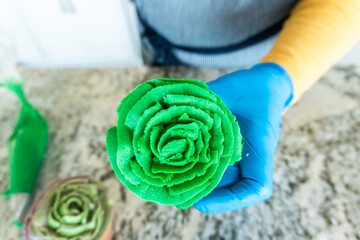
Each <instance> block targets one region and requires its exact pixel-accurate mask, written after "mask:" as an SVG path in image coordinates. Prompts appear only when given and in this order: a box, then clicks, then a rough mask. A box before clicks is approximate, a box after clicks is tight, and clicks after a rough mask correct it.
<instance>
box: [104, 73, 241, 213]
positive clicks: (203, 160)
mask: <svg viewBox="0 0 360 240" xmlns="http://www.w3.org/2000/svg"><path fill="white" fill-rule="evenodd" d="M117 115H118V121H117V126H115V127H112V128H110V129H109V130H108V132H107V138H106V147H107V151H108V155H109V158H110V163H111V166H112V167H113V169H114V172H115V174H116V176H117V177H118V178H119V180H120V181H121V182H122V183H123V184H124V185H125V186H126V187H127V188H129V189H130V190H131V191H132V192H134V193H135V194H136V195H137V196H139V197H140V198H142V199H144V200H147V201H151V202H155V203H160V204H164V205H175V206H176V207H178V208H180V209H186V208H188V207H190V206H192V205H193V204H194V203H196V202H197V201H199V200H200V199H201V198H203V197H204V196H206V195H208V194H209V193H210V192H211V191H212V190H213V189H214V188H215V187H216V185H217V184H218V183H219V182H220V179H221V177H222V175H223V174H224V172H225V170H226V168H227V167H228V166H232V165H233V164H234V163H235V162H236V161H239V160H240V159H241V153H242V149H243V139H242V136H241V134H240V129H239V125H238V123H237V122H236V118H235V116H234V115H233V114H232V113H231V112H230V110H229V109H228V108H227V107H226V106H225V104H224V102H223V101H222V100H221V98H220V97H219V96H218V95H216V94H215V93H214V92H212V91H211V90H209V88H208V86H207V84H206V83H204V82H201V81H198V80H192V79H154V80H150V81H147V82H145V83H143V84H141V85H139V86H138V87H137V88H136V89H135V90H134V91H133V92H131V93H130V94H128V95H127V96H126V97H125V98H124V99H123V100H122V101H121V103H120V106H119V107H118V109H117Z"/></svg>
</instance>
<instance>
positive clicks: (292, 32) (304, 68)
mask: <svg viewBox="0 0 360 240" xmlns="http://www.w3.org/2000/svg"><path fill="white" fill-rule="evenodd" d="M359 36H360V0H303V1H300V3H299V4H298V6H296V8H295V9H294V11H293V12H292V14H291V15H290V18H289V20H287V22H286V24H285V26H284V28H283V30H282V32H281V33H280V35H279V39H278V40H277V42H276V43H275V45H274V48H273V49H272V50H271V51H270V53H269V55H268V56H266V57H265V58H264V59H263V60H262V62H263V63H262V64H258V65H255V66H254V67H252V68H251V69H246V70H239V71H236V72H233V73H230V74H227V75H225V76H222V77H220V78H219V79H217V80H215V81H212V82H210V83H209V87H210V89H211V90H212V91H214V92H215V93H217V94H218V95H219V96H220V97H221V98H222V99H223V100H224V102H225V104H226V105H227V106H228V107H229V109H230V110H231V111H232V112H233V113H234V115H235V116H236V119H237V121H238V123H239V126H240V131H241V134H242V135H243V137H244V139H245V147H244V150H243V156H242V160H241V161H240V162H239V163H237V164H236V165H235V166H233V167H228V168H227V170H226V172H225V174H224V175H223V177H222V179H221V182H220V183H219V185H218V186H217V188H216V189H215V190H214V191H212V192H211V193H210V194H209V195H208V196H206V197H204V198H203V199H201V200H200V201H199V202H197V203H196V204H194V207H195V208H196V209H198V210H199V211H201V212H205V213H218V212H226V211H232V210H236V209H239V208H244V207H247V206H250V205H252V204H255V203H258V202H260V201H264V200H266V199H268V198H269V197H270V196H271V194H272V190H273V156H274V152H275V149H276V145H277V142H278V139H279V132H280V126H281V117H282V112H283V110H284V109H285V108H286V107H288V106H289V105H290V102H291V101H292V99H293V93H294V88H295V94H296V95H297V98H299V97H300V95H301V94H302V93H303V92H304V91H306V90H307V89H308V88H309V87H310V86H311V85H312V84H313V83H314V82H315V81H316V80H317V79H318V78H319V77H320V76H321V75H322V74H323V73H324V72H325V71H326V70H328V69H329V68H330V67H331V65H332V64H334V63H335V62H336V61H337V60H338V59H339V58H340V57H341V56H342V55H343V54H344V53H345V52H346V51H347V50H348V49H350V47H351V46H352V45H353V44H354V43H355V42H356V40H357V39H358V38H359ZM289 75H290V76H289Z"/></svg>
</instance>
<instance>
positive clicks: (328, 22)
mask: <svg viewBox="0 0 360 240" xmlns="http://www.w3.org/2000/svg"><path fill="white" fill-rule="evenodd" d="M359 38H360V0H301V1H300V2H299V3H298V5H297V6H296V7H295V8H294V10H293V11H292V12H291V15H290V18H289V19H288V20H287V21H286V22H285V24H284V27H283V29H282V31H281V32H280V34H279V37H278V39H277V41H276V42H275V44H274V46H273V48H272V50H271V51H270V52H269V54H268V55H267V56H265V57H264V58H263V59H262V61H261V62H273V63H277V64H279V65H280V66H282V67H283V68H284V69H285V70H286V71H287V72H288V73H289V75H290V77H291V79H292V81H293V84H294V87H295V98H296V99H298V98H299V97H300V96H301V95H302V94H303V92H304V91H306V90H307V89H309V88H310V87H311V85H312V84H313V83H315V82H316V81H317V80H318V79H319V78H320V77H321V76H322V75H323V74H324V73H325V72H326V71H327V70H328V69H329V68H330V67H331V66H332V65H333V64H335V63H336V62H337V61H338V60H339V59H340V58H341V57H342V56H343V55H344V54H345V53H346V52H347V51H348V50H349V49H350V48H351V47H352V46H353V45H354V44H355V42H356V41H357V40H358V39H359Z"/></svg>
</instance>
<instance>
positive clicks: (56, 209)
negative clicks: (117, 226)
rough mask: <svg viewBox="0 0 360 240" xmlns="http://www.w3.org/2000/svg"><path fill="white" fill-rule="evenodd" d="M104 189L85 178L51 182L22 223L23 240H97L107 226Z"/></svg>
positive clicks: (108, 222) (109, 216) (107, 214)
mask: <svg viewBox="0 0 360 240" xmlns="http://www.w3.org/2000/svg"><path fill="white" fill-rule="evenodd" d="M111 205H112V203H111V202H110V201H108V200H107V198H106V189H105V188H104V186H103V185H102V184H101V183H100V182H98V181H96V180H94V179H91V178H88V177H73V178H69V179H65V180H61V181H59V180H58V181H55V182H53V183H52V184H51V185H50V186H49V187H47V188H46V189H45V190H44V191H43V192H42V193H41V194H40V195H39V196H38V198H37V200H35V203H34V205H33V207H32V209H31V211H30V213H29V215H28V216H27V218H26V220H25V227H24V230H25V236H26V237H27V238H25V239H37V238H36V237H42V238H40V239H43V238H44V239H45V237H46V239H48V238H49V239H70V240H75V239H101V236H102V235H103V234H104V232H105V231H106V229H107V227H108V226H109V225H110V224H111V216H112V213H111V210H110V209H111Z"/></svg>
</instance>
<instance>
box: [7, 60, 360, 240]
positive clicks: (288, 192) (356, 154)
mask: <svg viewBox="0 0 360 240" xmlns="http://www.w3.org/2000/svg"><path fill="white" fill-rule="evenodd" d="M19 70H20V72H21V74H22V76H23V77H24V78H25V79H26V87H25V92H26V94H27V96H28V99H29V101H31V103H33V105H34V106H36V108H37V109H38V110H39V111H40V112H41V113H42V114H43V116H44V117H45V118H46V120H47V122H48V125H49V132H50V138H49V145H48V150H47V154H46V157H45V161H44V165H43V168H42V170H41V174H40V179H39V182H38V185H37V192H39V191H40V190H41V189H43V188H44V187H45V186H46V184H47V183H49V182H50V181H51V180H52V179H54V178H57V177H68V176H73V175H77V174H90V175H91V176H93V177H95V178H98V179H101V180H103V181H104V183H105V184H106V186H108V187H109V189H110V193H111V197H112V198H113V199H114V200H115V202H116V206H115V209H116V214H117V218H116V220H115V224H114V235H113V238H112V239H114V240H115V239H141V240H144V239H185V240H188V239H360V67H359V68H357V67H352V66H346V67H337V68H334V69H332V70H330V72H328V73H327V74H326V75H325V76H324V77H323V79H322V80H321V81H320V82H319V83H317V84H316V85H315V86H314V87H313V88H312V89H311V90H310V91H308V92H307V93H306V94H305V95H304V96H303V98H302V99H301V100H300V101H299V102H298V103H297V104H295V106H293V108H292V109H290V110H289V111H288V112H287V113H286V114H285V116H284V120H283V128H282V132H281V136H280V142H279V146H278V150H277V153H276V156H275V163H274V169H275V172H274V181H275V186H274V194H273V196H272V198H271V199H270V200H268V201H266V202H263V203H260V204H257V205H255V206H251V207H248V208H246V209H242V210H238V211H235V212H231V213H224V214H213V215H205V214H202V213H199V212H198V211H196V210H195V209H194V208H190V209H187V210H185V211H182V210H178V209H176V208H175V207H167V206H161V205H157V204H153V203H148V202H145V201H143V200H141V199H139V198H138V197H136V196H135V195H134V194H133V193H131V192H130V191H128V190H127V189H126V188H125V187H124V186H122V185H121V183H120V182H119V181H118V180H117V178H116V177H115V175H114V174H113V171H112V169H111V166H110V164H109V161H108V158H107V154H106V149H105V134H106V130H107V129H108V128H109V127H111V126H113V125H114V124H115V123H116V119H117V116H116V113H115V109H116V107H117V106H118V104H119V102H120V100H121V99H122V98H123V97H124V96H125V95H126V94H127V93H129V92H130V91H131V90H133V89H134V87H135V86H136V85H138V84H140V83H142V82H144V81H145V80H147V79H152V78H157V77H175V78H195V79H201V80H204V81H210V80H212V79H215V78H217V77H219V76H221V75H223V74H224V73H226V72H230V71H231V70H216V69H212V70H210V69H196V68H148V67H142V68H134V69H95V70H41V69H25V68H22V69H19ZM18 109H19V105H18V103H17V101H16V99H15V97H14V96H12V95H11V94H10V93H8V92H6V91H4V90H3V89H0V133H1V134H0V164H1V167H0V191H3V190H5V189H6V188H7V177H8V175H7V147H6V141H7V138H8V137H9V136H10V134H11V132H12V128H13V126H14V125H15V121H16V119H17V113H18ZM34 138H36V136H34ZM0 215H1V216H2V217H1V219H0V233H1V234H0V239H6V240H13V239H16V240H17V239H21V231H20V230H19V229H18V228H16V227H15V226H13V225H12V224H11V221H10V217H11V212H10V210H9V204H8V203H7V202H6V200H5V199H4V198H0Z"/></svg>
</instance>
